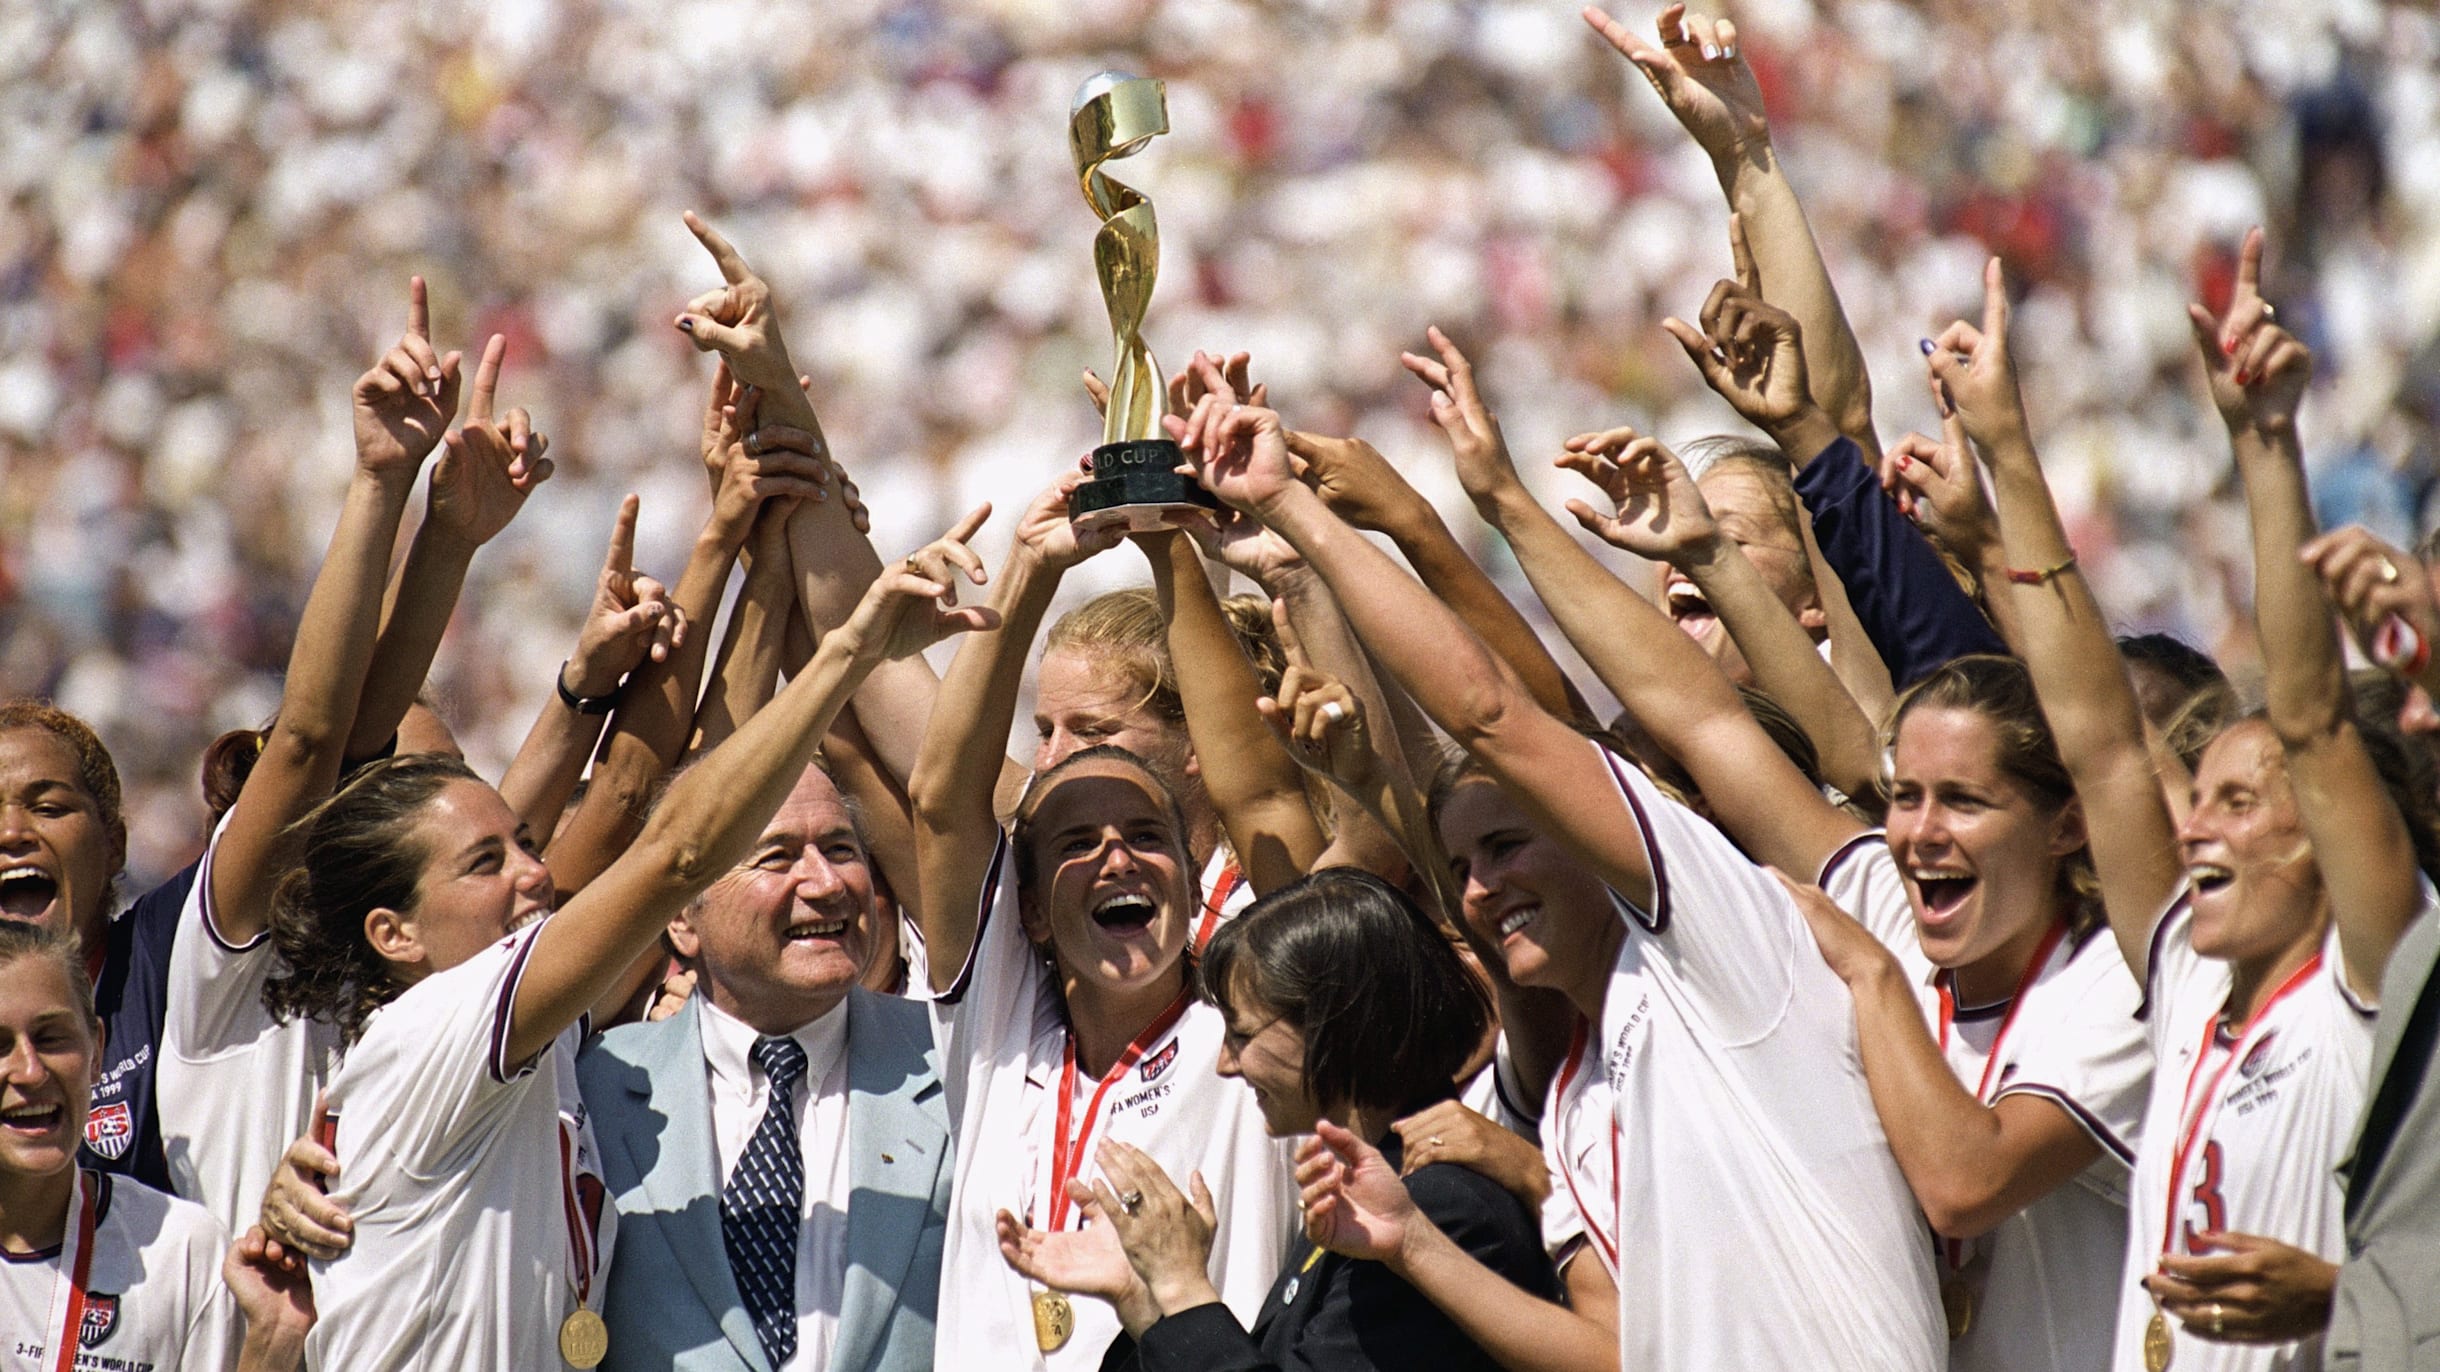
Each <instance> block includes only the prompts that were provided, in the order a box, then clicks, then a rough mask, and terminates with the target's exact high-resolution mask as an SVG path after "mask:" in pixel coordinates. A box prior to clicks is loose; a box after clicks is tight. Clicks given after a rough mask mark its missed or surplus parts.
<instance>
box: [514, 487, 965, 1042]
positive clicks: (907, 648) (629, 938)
mask: <svg viewBox="0 0 2440 1372" xmlns="http://www.w3.org/2000/svg"><path fill="white" fill-rule="evenodd" d="M989 514H990V507H989V506H984V507H983V508H981V509H978V510H976V511H975V512H974V513H972V514H969V515H967V516H966V517H965V518H964V519H962V520H960V521H958V524H957V527H956V528H954V529H952V530H950V531H949V533H948V534H947V535H945V536H944V537H943V538H941V539H940V540H939V541H938V542H936V543H934V544H932V545H931V546H930V547H928V548H926V549H924V550H923V551H922V552H921V553H919V554H917V555H916V556H915V557H913V558H910V559H908V561H907V562H906V563H905V564H902V565H900V566H898V567H895V568H893V569H891V570H890V571H888V572H887V573H885V574H884V575H883V577H882V578H881V579H880V580H879V581H877V582H875V583H874V584H873V588H872V590H871V591H870V592H869V593H868V594H867V595H866V597H865V600H864V603H863V605H862V606H861V607H859V609H858V611H857V614H856V616H855V617H854V618H853V619H851V620H849V621H848V623H847V624H845V625H843V626H841V627H840V628H839V629H838V630H837V631H836V632H834V633H832V634H831V635H830V636H829V637H828V638H826V639H825V640H824V641H823V643H822V646H821V647H820V648H819V649H817V650H816V651H815V653H814V656H813V660H812V662H810V663H808V664H807V666H806V668H805V670H804V671H802V672H800V673H798V674H797V678H796V680H794V681H792V682H790V683H788V688H787V689H786V690H784V691H781V692H780V693H779V695H778V697H777V698H776V699H774V700H773V701H772V702H771V704H770V705H769V706H768V707H767V708H765V709H764V710H762V711H761V712H760V713H758V714H756V715H755V716H754V718H752V719H751V720H748V721H746V723H745V724H744V725H743V726H741V727H740V728H739V729H738V730H737V732H736V734H735V735H733V736H732V737H731V738H730V739H729V741H728V742H727V743H725V744H723V745H721V746H720V747H718V748H715V749H713V750H712V752H711V753H709V754H708V755H706V756H705V757H704V759H703V760H702V761H701V762H699V763H697V764H696V765H695V766H693V767H691V768H689V769H687V771H686V773H685V774H684V775H683V776H681V777H679V778H678V780H677V781H676V782H675V783H673V784H672V785H671V786H670V788H669V794H668V795H667V796H666V797H664V798H663V799H662V801H661V804H660V805H659V806H658V807H657V808H655V809H654V811H653V813H652V818H651V820H650V821H649V822H648V823H646V824H645V826H644V829H643V832H642V833H641V834H639V835H638V836H637V838H636V841H635V843H634V844H633V845H632V846H631V847H629V848H628V849H627V850H626V851H625V852H624V853H622V854H620V856H619V858H618V860H617V861H616V862H614V863H612V864H611V865H610V867H609V869H608V870H607V871H605V872H603V873H602V874H601V876H600V877H599V878H597V879H596V880H594V881H593V882H592V883H591V884H589V885H588V886H586V888H585V889H584V890H582V891H579V892H577V893H576V894H575V895H574V896H572V897H570V898H569V900H568V902H567V904H566V905H565V906H563V907H561V909H560V910H559V912H558V913H557V914H555V915H553V916H551V918H550V919H549V920H547V921H545V922H544V924H543V926H542V931H541V932H540V933H539V934H536V935H535V936H534V947H533V953H532V955H531V957H530V959H529V960H528V961H527V964H526V968H525V973H524V976H523V977H522V979H521V980H519V981H518V983H517V986H516V998H515V1000H514V1001H513V1002H512V1004H511V1006H510V1010H509V1027H508V1042H507V1047H506V1052H505V1054H504V1060H505V1061H510V1062H522V1061H524V1060H526V1059H528V1058H530V1057H532V1056H533V1055H534V1054H536V1053H538V1052H540V1051H541V1050H542V1049H543V1048H544V1047H546V1046H548V1044H549V1043H550V1041H551V1040H552V1039H553V1038H555V1037H557V1036H558V1035H559V1033H560V1032H561V1031H562V1030H564V1029H566V1028H567V1026H569V1025H570V1024H573V1023H575V1022H576V1018H577V1016H578V1015H580V1014H582V1013H583V1012H584V1011H585V1010H587V1009H589V1008H591V1007H592V1006H593V1005H595V1004H596V1003H597V1002H599V1001H601V1000H602V999H604V998H605V997H606V995H607V994H608V993H609V992H610V991H611V990H612V989H613V987H614V986H615V984H616V983H617V982H618V981H619V980H620V979H621V978H622V977H623V976H624V975H625V974H626V971H627V969H628V967H629V966H630V965H631V964H632V963H634V962H635V961H636V959H637V957H638V955H639V954H641V953H643V952H644V951H645V950H646V949H648V948H649V947H651V945H652V943H653V941H654V940H655V939H656V938H657V937H659V935H660V932H661V929H662V927H663V926H664V925H666V924H667V923H668V921H669V917H670V916H671V915H673V914H676V913H677V912H678V910H679V908H680V907H681V906H683V905H684V904H685V903H686V902H687V901H688V900H691V899H693V898H694V896H695V895H696V894H697V893H698V892H700V891H701V890H702V889H703V888H704V887H706V886H709V885H710V884H711V883H712V881H713V880H714V879H715V878H717V877H718V876H719V875H720V874H721V873H722V872H725V871H727V870H728V869H729V868H730V867H732V866H735V865H736V864H737V862H738V861H739V860H741V859H742V858H744V857H745V855H746V850H747V849H748V848H749V847H751V846H752V844H753V842H754V839H755V837H756V835H757V834H758V833H759V832H760V831H761V828H762V825H763V824H764V822H765V821H767V820H768V819H769V818H770V817H771V814H772V812H773V811H775V810H777V809H778V808H779V805H780V802H781V801H782V800H785V799H786V798H787V795H788V791H789V789H790V788H791V787H793V786H794V785H796V782H797V779H798V778H799V777H800V776H802V775H803V774H804V771H805V765H806V764H807V763H808V762H809V761H811V760H812V757H813V750H814V747H815V745H816V744H818V743H819V742H820V741H821V738H822V734H823V731H824V730H825V729H827V728H828V727H829V725H830V721H831V720H832V718H834V717H835V716H836V715H837V714H838V712H839V710H840V708H841V707H842V706H844V705H845V704H846V703H847V697H848V694H849V693H850V692H851V691H853V690H854V689H855V686H856V683H857V681H858V680H859V679H860V678H861V677H862V676H863V674H864V673H865V672H867V671H869V670H871V668H872V665H873V664H874V663H876V662H880V661H883V660H885V659H888V658H893V657H904V656H906V655H907V654H909V653H916V652H921V651H923V649H924V648H925V647H927V646H929V645H930V644H932V643H935V642H938V641H939V640H940V639H941V638H942V637H943V636H945V635H947V634H951V633H955V632H958V631H961V630H968V629H989V628H992V627H993V626H994V625H996V624H997V623H998V617H997V616H996V615H994V614H993V613H992V612H991V611H990V610H987V609H983V608H979V607H956V606H954V604H953V601H952V597H953V595H954V591H953V589H952V587H951V585H950V584H949V579H948V578H947V577H946V575H945V574H942V569H943V568H944V567H946V566H948V565H950V564H952V563H963V562H965V561H967V560H970V559H972V557H973V554H972V553H971V552H970V551H968V550H967V548H966V546H965V540H967V539H969V538H971V537H973V535H974V531H975V530H976V529H977V528H979V527H981V525H982V522H983V520H984V519H985V518H986V517H987V516H988V515H989ZM917 567H921V568H924V569H925V570H924V571H918V570H916V568H917ZM927 573H931V574H929V575H928V574H927Z"/></svg>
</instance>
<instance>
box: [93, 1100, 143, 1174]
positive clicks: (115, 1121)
mask: <svg viewBox="0 0 2440 1372" xmlns="http://www.w3.org/2000/svg"><path fill="white" fill-rule="evenodd" d="M135 1141H136V1123H135V1117H134V1116H133V1115H131V1114H129V1113H128V1110H127V1102H125V1101H114V1102H112V1103H111V1104H108V1105H97V1106H95V1107H93V1113H91V1114H89V1115H87V1116H85V1146H86V1147H87V1148H90V1149H92V1150H93V1151H94V1152H96V1153H99V1154H101V1155H102V1156H103V1157H105V1158H108V1159H110V1160H111V1161H112V1162H116V1161H118V1160H119V1159H120V1158H123V1157H125V1156H126V1155H127V1150H128V1148H129V1147H130V1146H131V1145H133V1144H134V1143H135Z"/></svg>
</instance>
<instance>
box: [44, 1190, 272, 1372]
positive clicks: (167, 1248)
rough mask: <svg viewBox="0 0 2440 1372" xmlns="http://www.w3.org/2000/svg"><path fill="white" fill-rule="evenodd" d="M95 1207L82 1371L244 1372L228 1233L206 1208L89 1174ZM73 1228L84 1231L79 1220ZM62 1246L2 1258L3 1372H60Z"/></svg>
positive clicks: (80, 1348)
mask: <svg viewBox="0 0 2440 1372" xmlns="http://www.w3.org/2000/svg"><path fill="white" fill-rule="evenodd" d="M84 1189H86V1190H88V1191H90V1193H91V1194H92V1196H93V1203H94V1226H93V1262H92V1266H91V1267H90V1268H89V1269H88V1271H87V1273H86V1280H85V1315H84V1318H83V1319H82V1320H81V1321H79V1322H78V1324H79V1327H78V1330H77V1340H76V1342H77V1352H76V1366H77V1367H78V1368H79V1369H88V1368H90V1369H107V1370H108V1372H180V1369H183V1370H184V1372H224V1370H225V1369H227V1368H231V1367H234V1366H236V1365H237V1347H238V1343H239V1341H240V1339H241V1337H242V1335H243V1327H242V1324H241V1321H240V1319H239V1316H238V1313H237V1302H236V1301H235V1300H234V1299H233V1298H232V1297H231V1296H230V1295H229V1290H228V1288H227V1287H225V1286H223V1285H222V1284H221V1281H220V1260H221V1258H222V1257H224V1256H226V1255H227V1253H228V1251H229V1235H228V1232H227V1231H226V1230H223V1229H222V1228H221V1227H220V1226H219V1225H218V1224H216V1223H214V1222H213V1220H212V1217H211V1216H210V1215H207V1214H205V1213H204V1212H203V1207H201V1206H199V1205H192V1204H189V1203H188V1202H186V1201H182V1200H178V1199H175V1198H173V1197H170V1196H165V1195H163V1194H161V1193H160V1192H158V1191H155V1190H153V1189H152V1188H151V1187H149V1186H146V1185H145V1184H144V1183H142V1182H140V1181H137V1180H136V1179H135V1178H133V1177H123V1176H117V1175H114V1174H112V1173H108V1172H87V1173H85V1178H84ZM68 1223H69V1225H70V1226H71V1227H73V1226H75V1225H76V1223H77V1216H76V1214H74V1213H73V1212H72V1213H70V1214H69V1216H68ZM65 1246H66V1245H65V1244H61V1245H58V1246H54V1247H51V1248H46V1249H44V1250H42V1251H41V1252H39V1253H27V1254H22V1255H21V1254H17V1253H0V1372H52V1370H53V1368H54V1367H56V1366H57V1364H58V1361H59V1359H58V1356H57V1355H56V1354H54V1353H52V1352H51V1350H50V1347H49V1344H50V1340H51V1337H52V1335H53V1334H54V1333H55V1332H56V1331H54V1330H53V1329H52V1328H51V1327H50V1324H51V1321H52V1319H53V1318H55V1316H54V1315H53V1314H52V1310H51V1307H52V1293H53V1291H54V1290H55V1289H56V1288H57V1286H58V1283H59V1275H60V1274H59V1263H60V1257H61V1249H62V1248H64V1247H65Z"/></svg>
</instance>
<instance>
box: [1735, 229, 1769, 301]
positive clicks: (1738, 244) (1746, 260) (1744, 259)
mask: <svg viewBox="0 0 2440 1372" xmlns="http://www.w3.org/2000/svg"><path fill="white" fill-rule="evenodd" d="M1728 256H1729V260H1730V261H1732V262H1734V263H1736V266H1737V282H1738V284H1740V285H1742V286H1744V287H1745V288H1746V289H1747V290H1749V291H1752V292H1753V293H1754V294H1756V295H1760V294H1762V273H1761V272H1759V271H1757V270H1755V268H1754V250H1753V249H1752V248H1751V247H1749V246H1747V244H1746V241H1745V216H1744V215H1741V214H1732V215H1730V216H1729V217H1728Z"/></svg>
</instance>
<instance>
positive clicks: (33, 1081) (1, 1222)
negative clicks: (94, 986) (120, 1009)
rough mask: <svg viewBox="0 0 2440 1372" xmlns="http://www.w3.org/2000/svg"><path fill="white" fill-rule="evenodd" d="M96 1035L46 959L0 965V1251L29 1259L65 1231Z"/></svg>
mask: <svg viewBox="0 0 2440 1372" xmlns="http://www.w3.org/2000/svg"><path fill="white" fill-rule="evenodd" d="M101 1052H102V1044H101V1028H100V1026H99V1025H96V1024H94V1023H93V1022H92V1021H91V1020H88V1019H86V1018H85V1017H84V1015H83V1013H82V1012H81V1011H79V1010H78V1009H77V1007H76V988H75V986H74V985H73V984H72V983H70V982H69V980H68V973H67V969H65V968H64V967H61V966H60V965H59V963H58V962H57V961H56V960H54V959H51V958H47V957H21V958H17V959H15V960H13V961H11V962H8V963H6V964H0V1248H4V1249H6V1250H7V1251H8V1252H10V1253H32V1252H35V1251H37V1250H40V1249H43V1248H48V1247H50V1246H51V1245H53V1244H56V1243H58V1242H59V1241H60V1239H61V1236H62V1233H63V1231H64V1230H65V1228H66V1226H67V1216H68V1194H69V1186H70V1183H71V1180H72V1176H73V1169H74V1167H75V1165H76V1148H77V1145H78V1144H79V1143H81V1142H82V1141H83V1140H84V1137H85V1112H86V1108H87V1106H88V1104H89V1102H90V1101H91V1099H92V1095H93V1081H94V1073H95V1071H96V1070H97V1069H98V1066H99V1064H100V1061H101Z"/></svg>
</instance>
